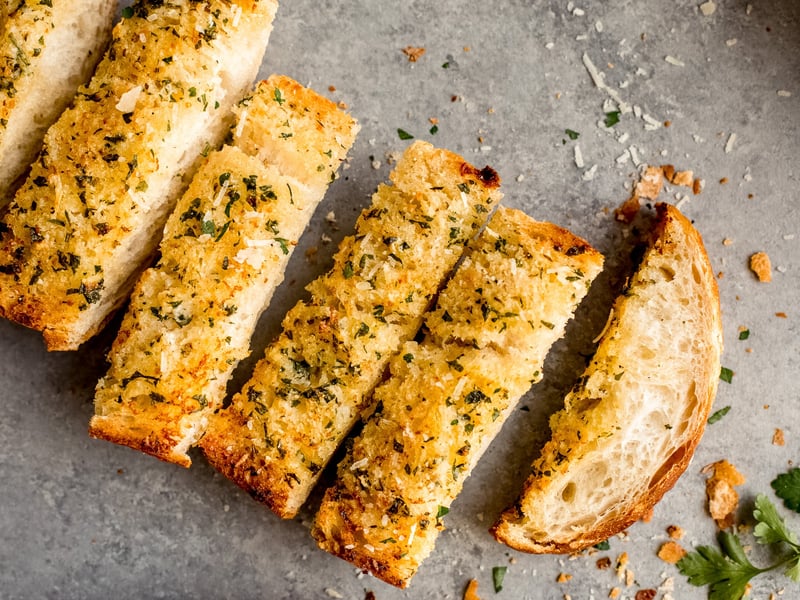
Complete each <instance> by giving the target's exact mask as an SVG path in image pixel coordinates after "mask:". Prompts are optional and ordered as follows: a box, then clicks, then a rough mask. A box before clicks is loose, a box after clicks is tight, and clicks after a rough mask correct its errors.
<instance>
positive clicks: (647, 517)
mask: <svg viewBox="0 0 800 600" xmlns="http://www.w3.org/2000/svg"><path fill="white" fill-rule="evenodd" d="M652 518H653V507H652V506H651V507H650V509H649V510H648V511H647V512H646V513H644V514H643V515H642V522H643V523H649V522H650V521H651V520H652Z"/></svg>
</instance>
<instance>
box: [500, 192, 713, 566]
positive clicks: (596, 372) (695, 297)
mask: <svg viewBox="0 0 800 600" xmlns="http://www.w3.org/2000/svg"><path fill="white" fill-rule="evenodd" d="M657 211H658V217H657V222H656V226H655V228H654V231H653V235H652V241H651V243H650V245H649V247H648V249H647V251H646V252H645V255H644V258H643V259H642V262H641V265H640V266H639V268H638V270H637V272H636V274H635V275H634V276H633V278H632V280H631V281H630V283H629V285H628V288H627V289H626V291H625V292H624V293H623V294H622V295H621V296H620V297H619V298H618V299H617V301H616V302H615V304H614V307H613V317H612V321H611V323H610V325H609V326H608V327H607V329H606V331H605V333H604V335H603V337H602V340H601V341H600V345H599V346H598V348H597V351H596V353H595V355H594V357H593V358H592V360H591V362H590V364H589V366H588V367H587V369H586V371H585V372H584V374H583V375H582V376H581V378H580V379H579V381H578V383H577V384H576V385H575V387H574V389H573V390H572V391H571V392H570V393H569V394H568V395H567V397H566V399H565V408H564V409H563V410H561V411H560V412H558V413H556V414H555V415H553V417H552V418H551V420H550V427H551V432H552V438H551V440H550V441H549V442H548V443H547V444H546V445H545V447H544V449H543V450H542V454H541V456H540V457H539V458H538V459H537V460H536V461H535V462H534V463H533V467H532V474H531V476H530V477H529V479H528V481H527V482H526V483H525V487H524V490H523V492H522V495H521V496H520V498H519V500H518V501H517V502H516V503H515V504H514V505H513V506H511V507H510V508H508V509H507V510H506V511H505V512H504V513H503V514H502V516H501V517H500V519H499V520H498V522H497V523H496V524H495V525H494V528H493V533H494V535H495V537H496V538H497V539H498V540H499V541H501V542H504V543H506V544H508V545H509V546H511V547H512V548H516V549H518V550H523V551H526V552H535V553H543V552H558V553H567V552H575V551H578V550H581V549H583V548H587V547H589V546H592V545H594V544H597V543H599V542H601V541H603V540H605V539H607V538H608V537H609V536H611V535H614V534H616V533H619V532H620V531H622V530H623V529H625V528H626V527H628V526H629V525H630V524H631V523H633V522H634V521H636V520H638V519H640V518H642V516H644V515H646V514H647V513H648V512H649V511H650V509H651V508H652V507H653V505H654V504H655V503H656V502H658V500H660V499H661V497H662V496H663V494H664V493H665V492H666V491H667V490H669V489H670V488H671V487H672V486H673V485H674V483H675V481H676V480H677V479H678V477H679V476H680V475H681V473H683V471H684V470H685V469H686V467H687V465H688V464H689V461H690V459H691V457H692V454H693V452H694V449H695V447H696V446H697V443H698V442H699V440H700V437H701V435H702V433H703V431H704V428H705V424H706V420H707V418H708V413H709V409H710V408H711V404H712V402H713V399H714V395H715V393H716V389H717V383H718V380H719V373H720V354H721V352H722V327H721V317H720V305H719V295H718V291H717V285H716V281H715V278H714V274H713V272H712V270H711V265H710V263H709V260H708V257H707V255H706V253H705V249H704V247H703V243H702V240H701V238H700V235H699V233H698V232H697V230H696V229H695V228H694V227H693V226H692V224H691V222H690V221H689V220H688V219H687V218H686V217H684V216H683V215H682V214H681V213H680V212H679V211H678V210H677V209H676V208H674V207H672V206H670V205H667V204H659V205H657Z"/></svg>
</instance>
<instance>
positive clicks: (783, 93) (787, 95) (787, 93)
mask: <svg viewBox="0 0 800 600" xmlns="http://www.w3.org/2000/svg"><path fill="white" fill-rule="evenodd" d="M778 96H780V97H781V98H791V96H792V92H790V91H789V90H778Z"/></svg>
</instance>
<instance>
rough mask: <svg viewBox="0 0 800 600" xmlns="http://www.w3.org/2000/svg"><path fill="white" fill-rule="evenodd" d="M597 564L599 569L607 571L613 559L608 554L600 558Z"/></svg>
mask: <svg viewBox="0 0 800 600" xmlns="http://www.w3.org/2000/svg"><path fill="white" fill-rule="evenodd" d="M596 564H597V568H598V569H600V570H601V571H605V570H606V569H610V568H611V559H610V558H609V557H607V556H604V557H603V558H598V559H597V563H596Z"/></svg>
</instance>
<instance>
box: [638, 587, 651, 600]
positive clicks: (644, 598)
mask: <svg viewBox="0 0 800 600" xmlns="http://www.w3.org/2000/svg"><path fill="white" fill-rule="evenodd" d="M655 597H656V591H655V590H654V589H646V590H639V591H638V592H636V596H634V599H635V600H654V598H655Z"/></svg>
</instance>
